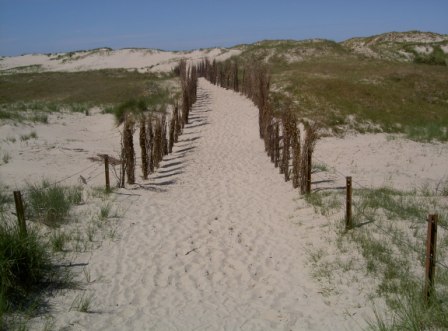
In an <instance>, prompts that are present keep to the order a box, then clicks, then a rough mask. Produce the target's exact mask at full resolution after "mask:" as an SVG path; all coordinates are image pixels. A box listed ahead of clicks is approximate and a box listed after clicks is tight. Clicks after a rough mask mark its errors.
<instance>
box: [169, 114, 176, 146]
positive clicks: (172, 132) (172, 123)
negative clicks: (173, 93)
mask: <svg viewBox="0 0 448 331" xmlns="http://www.w3.org/2000/svg"><path fill="white" fill-rule="evenodd" d="M176 120H177V114H175V112H174V111H173V114H172V115H171V121H170V133H169V137H170V139H169V144H168V152H169V153H172V152H173V146H174V142H175V141H177V137H176Z"/></svg>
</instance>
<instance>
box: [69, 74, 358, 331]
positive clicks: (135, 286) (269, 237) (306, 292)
mask: <svg viewBox="0 0 448 331" xmlns="http://www.w3.org/2000/svg"><path fill="white" fill-rule="evenodd" d="M257 116H258V115H257V110H256V108H255V106H254V105H253V104H252V103H251V102H250V101H249V100H247V99H246V98H244V97H242V96H240V95H238V94H236V93H234V92H232V91H226V90H224V89H221V88H219V87H216V86H213V85H210V84H209V83H208V82H206V81H205V80H202V79H201V80H200V83H199V90H198V101H197V103H196V104H195V105H194V107H193V110H192V112H191V117H190V123H189V124H188V125H187V126H186V128H185V131H184V134H183V135H182V136H181V137H180V141H179V143H178V144H176V146H175V147H174V151H173V153H172V154H171V155H169V156H168V157H167V158H166V159H165V160H164V161H163V163H162V165H161V167H160V168H159V170H158V171H157V173H155V174H153V176H152V177H151V178H150V180H149V181H148V182H144V183H142V185H143V187H142V189H139V190H136V191H135V192H136V193H138V196H136V197H133V200H132V201H133V202H132V206H131V208H130V209H129V211H128V212H127V214H126V217H125V219H124V220H123V224H122V225H121V227H120V240H118V241H117V242H116V243H115V244H112V245H107V247H106V246H104V247H101V249H100V250H99V251H97V252H94V253H93V255H92V257H91V260H90V263H89V271H90V272H91V275H92V279H97V280H98V281H96V282H94V283H93V284H91V285H89V289H90V288H91V289H92V290H93V293H94V307H93V311H94V312H95V313H94V314H82V313H72V315H69V316H66V317H67V319H65V322H66V323H68V324H70V325H76V327H75V329H92V330H93V329H95V330H99V329H104V330H112V329H113V330H274V329H275V330H323V329H333V330H345V329H353V327H354V326H355V328H358V327H359V325H358V327H356V326H357V324H354V323H356V322H355V321H354V320H353V319H351V318H347V316H345V315H344V313H343V312H344V310H345V307H344V306H343V305H342V306H337V307H331V306H330V305H329V304H328V302H327V303H325V302H324V299H323V297H322V295H320V294H319V293H318V291H319V290H318V286H317V285H316V283H315V280H313V279H311V278H310V276H309V275H310V272H309V269H308V268H307V267H306V266H305V265H306V253H305V246H306V237H307V235H308V234H307V233H304V228H303V227H302V228H300V227H298V226H297V225H296V224H294V222H293V221H292V219H293V218H294V217H296V216H295V213H296V210H297V209H298V208H303V202H302V201H300V200H298V199H297V198H298V193H297V191H294V190H293V189H292V188H291V185H290V184H289V183H288V184H285V183H284V182H283V180H282V177H281V176H280V175H279V174H278V171H277V170H276V169H274V168H273V166H272V164H270V162H269V160H268V158H267V157H266V154H265V153H264V148H263V143H262V141H261V140H260V139H259V136H258V129H257V123H258V118H257ZM296 214H297V213H296ZM301 215H302V218H303V220H304V221H305V222H311V221H312V220H313V219H312V218H313V217H314V214H313V213H312V212H310V211H309V209H307V208H305V209H302V211H301Z"/></svg>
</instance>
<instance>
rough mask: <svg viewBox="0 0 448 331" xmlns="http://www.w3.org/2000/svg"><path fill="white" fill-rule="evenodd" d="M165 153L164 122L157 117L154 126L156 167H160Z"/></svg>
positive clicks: (154, 158)
mask: <svg viewBox="0 0 448 331" xmlns="http://www.w3.org/2000/svg"><path fill="white" fill-rule="evenodd" d="M162 154H163V142H162V123H161V121H160V119H159V118H156V122H155V127H154V149H153V154H152V155H153V160H154V168H158V167H159V163H160V161H162Z"/></svg>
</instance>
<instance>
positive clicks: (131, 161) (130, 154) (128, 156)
mask: <svg viewBox="0 0 448 331" xmlns="http://www.w3.org/2000/svg"><path fill="white" fill-rule="evenodd" d="M133 133H134V118H133V116H132V115H131V114H128V115H126V120H125V122H124V128H123V147H124V154H125V158H124V159H125V162H126V175H127V179H128V184H134V183H135V151H134V141H133Z"/></svg>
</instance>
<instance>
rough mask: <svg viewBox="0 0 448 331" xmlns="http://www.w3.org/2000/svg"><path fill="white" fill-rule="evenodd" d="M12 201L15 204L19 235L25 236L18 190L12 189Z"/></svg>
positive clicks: (23, 215)
mask: <svg viewBox="0 0 448 331" xmlns="http://www.w3.org/2000/svg"><path fill="white" fill-rule="evenodd" d="M14 202H15V204H16V212H17V221H18V224H19V232H20V235H22V236H26V235H27V231H26V223H25V211H24V208H23V201H22V194H21V193H20V191H14Z"/></svg>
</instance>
